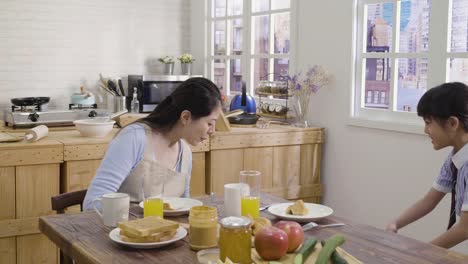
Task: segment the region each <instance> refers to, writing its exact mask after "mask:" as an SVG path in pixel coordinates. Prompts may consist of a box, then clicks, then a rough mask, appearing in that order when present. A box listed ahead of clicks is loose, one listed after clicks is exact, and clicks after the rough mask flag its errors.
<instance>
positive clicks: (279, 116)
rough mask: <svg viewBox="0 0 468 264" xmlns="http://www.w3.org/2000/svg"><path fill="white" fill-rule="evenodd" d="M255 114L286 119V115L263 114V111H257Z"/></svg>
mask: <svg viewBox="0 0 468 264" xmlns="http://www.w3.org/2000/svg"><path fill="white" fill-rule="evenodd" d="M257 115H259V116H264V117H274V118H282V119H286V118H287V117H288V116H287V115H273V114H265V113H258V114H257Z"/></svg>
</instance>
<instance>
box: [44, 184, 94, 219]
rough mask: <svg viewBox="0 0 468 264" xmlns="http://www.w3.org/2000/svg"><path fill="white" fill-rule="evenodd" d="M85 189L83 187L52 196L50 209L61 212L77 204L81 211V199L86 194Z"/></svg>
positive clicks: (82, 199)
mask: <svg viewBox="0 0 468 264" xmlns="http://www.w3.org/2000/svg"><path fill="white" fill-rule="evenodd" d="M86 191H87V190H86V189H85V190H80V191H75V192H68V193H62V194H59V195H57V196H53V197H52V198H51V203H52V210H55V211H57V213H58V214H63V213H64V212H65V209H66V208H67V207H70V206H73V205H78V204H79V205H80V209H81V211H83V201H84V198H85V196H86Z"/></svg>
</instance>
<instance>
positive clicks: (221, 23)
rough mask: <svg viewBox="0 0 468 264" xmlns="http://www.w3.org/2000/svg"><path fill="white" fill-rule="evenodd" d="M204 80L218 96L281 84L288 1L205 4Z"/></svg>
mask: <svg viewBox="0 0 468 264" xmlns="http://www.w3.org/2000/svg"><path fill="white" fill-rule="evenodd" d="M208 2H209V6H208V10H210V11H209V16H208V20H207V25H208V32H209V34H208V38H209V39H208V41H207V43H208V47H207V52H208V56H207V57H208V63H207V69H208V77H209V78H211V79H212V80H214V82H215V83H216V85H218V87H219V88H221V90H222V92H223V93H224V94H227V95H229V94H238V93H240V92H241V88H242V82H246V84H247V87H248V89H249V92H250V93H251V94H253V92H254V88H255V87H256V86H257V84H258V82H259V81H260V80H282V79H284V77H285V76H287V75H288V74H289V71H290V65H289V61H290V59H291V56H292V54H291V49H290V47H291V39H292V38H291V34H292V30H291V14H292V10H293V9H294V7H292V6H291V5H294V3H292V2H294V1H290V0H251V1H244V0H210V1H208Z"/></svg>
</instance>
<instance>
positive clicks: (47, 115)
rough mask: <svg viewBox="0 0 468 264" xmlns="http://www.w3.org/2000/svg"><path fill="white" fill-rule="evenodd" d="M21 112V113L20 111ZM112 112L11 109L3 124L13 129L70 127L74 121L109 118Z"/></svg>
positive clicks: (95, 109) (101, 110)
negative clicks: (40, 126) (38, 126)
mask: <svg viewBox="0 0 468 264" xmlns="http://www.w3.org/2000/svg"><path fill="white" fill-rule="evenodd" d="M21 110H22V111H21ZM111 115H112V112H110V111H109V110H106V109H97V107H93V108H89V109H72V110H68V109H47V110H45V111H38V110H37V108H31V107H29V108H26V109H24V108H13V107H12V111H6V112H5V119H4V120H5V123H6V125H7V126H13V127H31V126H37V125H42V124H43V125H47V126H71V125H73V121H74V120H79V119H88V118H96V117H106V118H110V116H111Z"/></svg>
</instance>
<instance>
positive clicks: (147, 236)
mask: <svg viewBox="0 0 468 264" xmlns="http://www.w3.org/2000/svg"><path fill="white" fill-rule="evenodd" d="M119 228H120V238H121V239H122V240H123V241H125V242H132V243H154V242H162V241H167V240H170V239H171V238H173V237H174V235H175V234H176V232H177V229H178V228H179V223H177V222H174V221H171V220H166V219H162V218H160V217H158V216H148V217H145V218H141V219H136V220H131V221H125V222H120V223H119Z"/></svg>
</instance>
